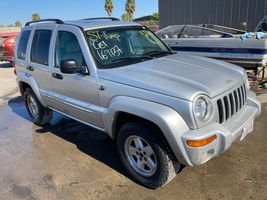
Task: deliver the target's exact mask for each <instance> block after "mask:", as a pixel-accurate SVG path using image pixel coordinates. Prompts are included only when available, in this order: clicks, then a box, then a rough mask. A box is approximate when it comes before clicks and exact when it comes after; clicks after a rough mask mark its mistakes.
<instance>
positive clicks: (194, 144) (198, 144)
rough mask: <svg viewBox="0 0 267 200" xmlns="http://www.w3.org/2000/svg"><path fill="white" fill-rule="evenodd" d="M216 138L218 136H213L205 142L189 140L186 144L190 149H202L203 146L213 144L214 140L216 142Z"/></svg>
mask: <svg viewBox="0 0 267 200" xmlns="http://www.w3.org/2000/svg"><path fill="white" fill-rule="evenodd" d="M216 138H217V136H216V135H213V136H211V137H208V138H205V139H203V140H187V141H186V144H187V145H188V146H190V147H202V146H205V145H207V144H210V143H212V142H213V141H214V140H216Z"/></svg>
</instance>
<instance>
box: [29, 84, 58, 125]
mask: <svg viewBox="0 0 267 200" xmlns="http://www.w3.org/2000/svg"><path fill="white" fill-rule="evenodd" d="M24 102H25V105H26V108H27V111H28V113H29V115H30V117H31V119H32V121H33V123H34V124H36V125H39V126H42V125H45V124H47V123H48V122H49V121H50V120H51V119H52V116H53V112H52V110H51V109H49V108H46V107H44V106H43V105H42V104H41V103H40V101H39V100H38V98H37V97H36V95H35V94H34V92H33V90H32V89H31V88H27V89H26V90H25V92H24Z"/></svg>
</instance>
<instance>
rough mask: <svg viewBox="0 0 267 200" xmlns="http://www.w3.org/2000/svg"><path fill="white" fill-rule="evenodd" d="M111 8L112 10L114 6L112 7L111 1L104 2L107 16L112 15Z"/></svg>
mask: <svg viewBox="0 0 267 200" xmlns="http://www.w3.org/2000/svg"><path fill="white" fill-rule="evenodd" d="M113 8H114V6H113V2H112V0H105V10H106V12H107V14H108V16H111V15H112V11H113Z"/></svg>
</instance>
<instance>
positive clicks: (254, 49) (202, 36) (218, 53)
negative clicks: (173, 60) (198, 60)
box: [156, 24, 267, 68]
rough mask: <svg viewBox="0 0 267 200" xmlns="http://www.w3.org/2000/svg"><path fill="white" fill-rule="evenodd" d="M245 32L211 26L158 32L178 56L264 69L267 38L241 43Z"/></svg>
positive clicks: (176, 28)
mask: <svg viewBox="0 0 267 200" xmlns="http://www.w3.org/2000/svg"><path fill="white" fill-rule="evenodd" d="M245 33H246V32H245V31H243V30H238V29H233V28H228V27H223V26H218V25H211V24H201V25H174V26H169V27H166V28H164V29H162V30H160V31H158V32H156V34H157V35H158V36H159V37H160V38H161V39H162V40H163V41H164V42H165V43H166V44H167V45H169V46H170V47H171V49H172V50H173V51H178V52H179V53H183V54H189V55H197V56H206V57H210V58H215V59H219V60H224V61H227V62H231V63H235V64H238V65H240V66H242V67H244V68H254V67H256V68H258V67H260V66H265V65H266V63H267V39H256V36H254V37H250V38H248V39H246V40H241V39H240V36H242V35H243V34H245ZM255 35H256V34H255Z"/></svg>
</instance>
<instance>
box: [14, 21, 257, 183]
mask: <svg viewBox="0 0 267 200" xmlns="http://www.w3.org/2000/svg"><path fill="white" fill-rule="evenodd" d="M17 41H18V42H17V46H16V50H15V62H16V69H17V82H18V86H19V89H20V92H21V94H22V95H23V96H24V99H25V104H26V107H27V110H28V112H29V114H30V116H31V118H32V121H33V122H34V123H35V124H37V125H44V124H46V123H48V122H49V121H50V120H51V118H52V110H54V111H56V112H59V113H62V114H64V115H66V116H69V117H71V118H73V119H75V120H78V121H80V122H82V123H85V124H88V125H90V126H92V127H94V128H96V129H98V130H100V131H103V132H106V133H107V134H108V135H109V136H110V137H111V138H113V139H114V140H116V143H117V148H118V152H119V155H120V158H121V161H122V163H123V165H124V166H125V168H126V169H127V171H128V172H129V174H130V175H131V177H132V178H133V179H134V180H135V181H137V182H138V183H140V184H142V185H144V186H146V187H149V188H157V187H160V186H163V185H165V184H167V183H168V182H169V181H170V180H171V179H172V178H174V177H175V175H176V173H178V171H179V169H180V166H181V165H189V166H195V165H200V164H203V163H205V162H207V161H208V160H210V159H211V158H214V157H215V156H218V155H219V154H221V153H223V152H224V151H226V150H227V149H228V148H229V147H230V146H231V144H232V143H233V142H234V141H235V140H236V139H237V138H239V139H240V140H242V139H243V138H244V137H246V136H247V134H248V133H250V132H251V131H252V129H253V123H254V119H255V118H256V117H257V116H258V115H259V114H260V112H261V105H260V103H259V102H258V101H257V100H256V96H255V94H254V93H253V92H251V91H249V87H248V81H247V76H246V73H245V71H244V70H243V69H242V68H240V67H237V66H235V65H232V64H227V63H225V62H221V61H218V60H213V59H208V58H203V57H196V56H185V55H179V53H173V52H172V51H171V50H170V49H169V48H168V46H166V45H165V44H164V43H163V42H162V41H161V40H160V39H159V38H158V37H157V36H156V35H155V34H154V33H152V32H151V31H150V30H148V29H147V28H146V27H144V26H142V25H140V24H136V23H132V22H121V21H118V20H116V19H114V18H99V19H84V20H79V21H65V22H63V21H61V20H58V19H48V20H40V21H35V22H28V23H26V25H25V27H24V28H23V29H22V31H21V34H20V35H19V37H18V40H17Z"/></svg>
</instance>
